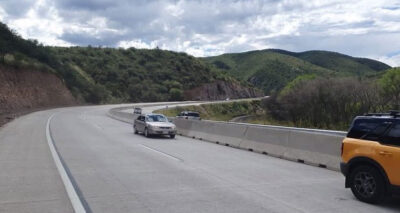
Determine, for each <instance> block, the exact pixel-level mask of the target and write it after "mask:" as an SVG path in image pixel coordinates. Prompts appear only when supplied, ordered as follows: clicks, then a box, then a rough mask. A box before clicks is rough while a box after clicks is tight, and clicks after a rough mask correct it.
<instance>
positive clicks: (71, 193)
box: [46, 113, 86, 213]
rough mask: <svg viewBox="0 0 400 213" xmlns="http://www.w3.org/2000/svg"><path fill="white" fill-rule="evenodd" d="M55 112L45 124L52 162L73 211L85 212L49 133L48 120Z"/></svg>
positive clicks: (76, 212) (77, 212)
mask: <svg viewBox="0 0 400 213" xmlns="http://www.w3.org/2000/svg"><path fill="white" fill-rule="evenodd" d="M54 115H55V113H54V114H52V115H51V116H50V118H49V119H48V120H47V125H46V138H47V143H48V144H49V148H50V152H51V155H52V156H53V159H54V162H55V164H56V166H57V170H58V172H59V173H60V176H61V179H62V181H63V183H64V187H65V190H66V191H67V194H68V197H69V199H70V201H71V204H72V207H73V208H74V212H75V213H86V210H85V208H84V207H83V204H82V202H81V200H80V199H79V196H78V193H77V192H76V191H75V188H74V185H73V184H72V182H71V180H70V179H69V177H68V174H67V171H66V170H65V168H64V166H63V164H62V163H61V159H60V156H59V155H58V153H57V151H56V148H55V146H54V142H53V139H52V138H51V134H50V122H51V119H52V118H53V117H54Z"/></svg>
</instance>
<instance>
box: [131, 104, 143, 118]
mask: <svg viewBox="0 0 400 213" xmlns="http://www.w3.org/2000/svg"><path fill="white" fill-rule="evenodd" d="M141 114H142V108H139V107H135V108H134V109H133V120H136V119H137V118H138V117H139V115H141Z"/></svg>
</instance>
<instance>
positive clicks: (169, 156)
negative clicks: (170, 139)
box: [139, 144, 183, 162]
mask: <svg viewBox="0 0 400 213" xmlns="http://www.w3.org/2000/svg"><path fill="white" fill-rule="evenodd" d="M139 145H140V146H142V147H144V148H146V149H149V150H151V151H154V152H157V153H159V154H161V155H164V156H165V157H168V158H171V159H174V160H176V161H179V162H183V160H182V159H180V158H177V157H175V156H172V155H170V154H167V153H165V152H162V151H159V150H157V149H154V148H152V147H149V146H146V145H143V144H139Z"/></svg>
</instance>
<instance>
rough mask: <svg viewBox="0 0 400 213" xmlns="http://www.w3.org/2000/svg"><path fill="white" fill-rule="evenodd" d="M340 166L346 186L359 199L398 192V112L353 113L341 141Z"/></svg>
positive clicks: (373, 199) (373, 200)
mask: <svg viewBox="0 0 400 213" xmlns="http://www.w3.org/2000/svg"><path fill="white" fill-rule="evenodd" d="M340 169H341V171H342V173H343V174H344V176H345V177H346V184H345V185H346V188H351V190H352V192H353V194H354V195H355V196H356V197H357V198H358V199H359V200H361V201H363V202H367V203H379V202H380V201H382V200H383V199H384V197H385V196H387V195H394V194H397V195H400V113H399V112H396V111H392V112H390V113H380V114H367V115H365V116H358V117H356V118H355V119H354V121H353V123H352V125H351V127H350V130H349V132H348V134H347V137H346V138H345V139H344V140H343V143H342V163H341V164H340Z"/></svg>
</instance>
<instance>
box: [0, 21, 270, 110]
mask: <svg viewBox="0 0 400 213" xmlns="http://www.w3.org/2000/svg"><path fill="white" fill-rule="evenodd" d="M0 63H1V64H2V65H3V66H6V67H12V68H15V70H26V69H32V70H40V71H43V72H48V73H53V74H55V75H57V76H58V77H59V78H60V79H62V80H63V81H64V82H65V83H66V86H67V87H68V88H69V90H70V91H71V92H72V94H73V95H74V96H75V97H76V98H77V99H78V100H80V101H81V102H87V103H121V102H139V101H176V100H193V99H194V100H195V99H199V98H201V99H218V98H226V97H225V96H226V95H228V94H229V95H231V97H230V98H246V97H253V96H261V95H263V94H262V93H261V91H259V90H256V89H253V88H250V87H248V86H243V85H242V84H241V83H240V82H239V81H237V80H236V79H235V78H233V77H230V76H229V75H227V74H225V73H223V72H219V71H218V70H216V69H213V67H212V66H211V65H209V64H208V63H206V62H204V61H203V60H200V59H197V58H195V57H193V56H190V55H188V54H186V53H177V52H172V51H166V50H160V49H158V48H157V49H152V50H145V49H135V48H129V49H122V48H121V49H116V48H99V47H90V46H88V47H69V48H66V47H47V46H42V45H40V44H38V43H37V42H36V41H33V40H25V39H23V38H21V37H20V36H18V35H17V34H16V33H13V32H12V31H10V30H9V28H8V27H7V26H6V25H4V24H1V23H0ZM43 83H46V82H43ZM204 85H207V88H208V89H210V88H211V90H213V89H214V90H217V91H208V90H207V91H202V90H201V88H204ZM220 85H224V86H223V87H221V86H220ZM193 90H195V91H198V93H199V96H197V95H196V94H194V93H193V92H190V91H193ZM234 90H239V91H240V92H236V91H234ZM186 94H188V95H186Z"/></svg>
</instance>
